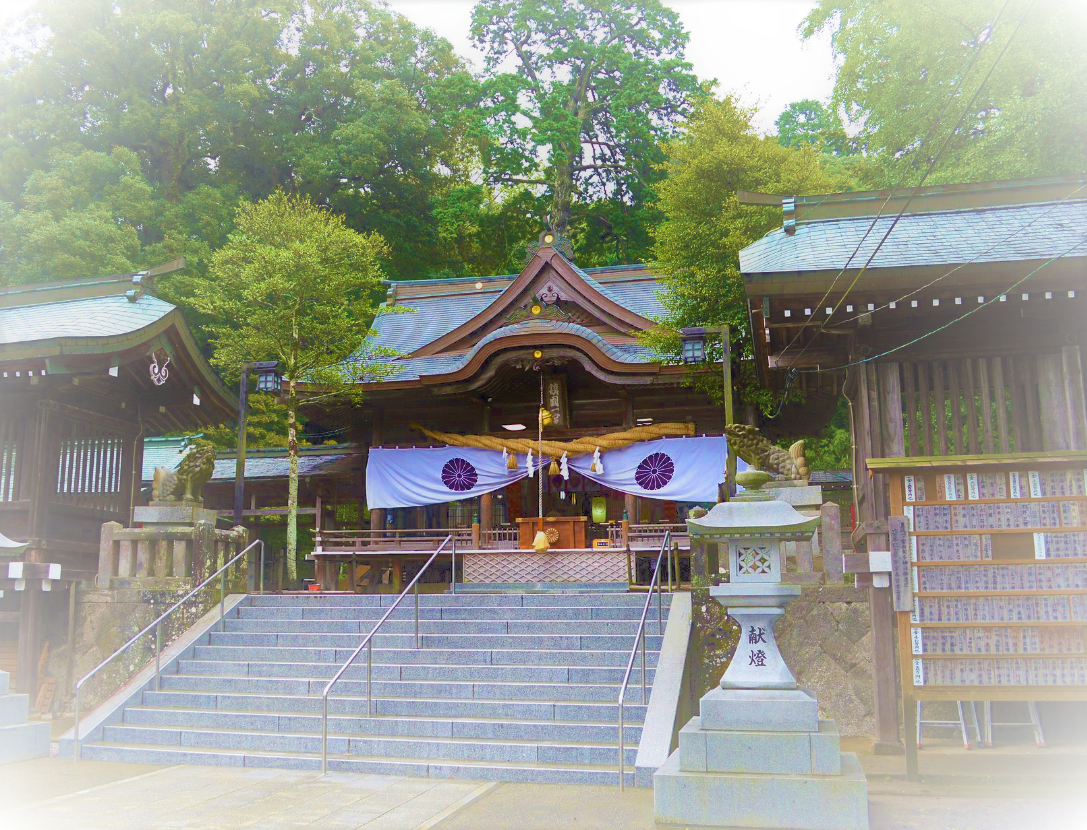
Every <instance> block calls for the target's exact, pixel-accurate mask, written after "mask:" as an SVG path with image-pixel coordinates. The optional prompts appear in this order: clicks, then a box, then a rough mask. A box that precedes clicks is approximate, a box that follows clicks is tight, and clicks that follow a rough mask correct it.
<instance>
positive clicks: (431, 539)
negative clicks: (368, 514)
mask: <svg viewBox="0 0 1087 830" xmlns="http://www.w3.org/2000/svg"><path fill="white" fill-rule="evenodd" d="M447 536H453V537H454V538H456V540H457V544H458V545H462V546H464V547H468V546H469V545H470V544H471V541H472V530H471V528H453V529H450V528H436V529H426V530H418V529H407V530H400V529H386V530H368V529H361V530H360V529H357V528H356V529H351V530H317V531H314V544H315V546H316V547H317V548H318V549H319V550H320V551H321V552H323V553H351V552H358V551H364V550H405V551H422V552H425V551H432V550H437V549H438V546H439V545H441V543H442V541H443V540H444V539H445V538H446V537H447Z"/></svg>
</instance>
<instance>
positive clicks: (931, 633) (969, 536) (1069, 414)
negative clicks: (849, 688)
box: [740, 176, 1087, 776]
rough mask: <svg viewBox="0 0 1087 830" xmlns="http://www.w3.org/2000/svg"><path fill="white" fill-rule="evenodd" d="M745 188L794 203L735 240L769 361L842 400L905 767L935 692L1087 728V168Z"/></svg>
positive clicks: (884, 692)
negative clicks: (769, 190)
mask: <svg viewBox="0 0 1087 830" xmlns="http://www.w3.org/2000/svg"><path fill="white" fill-rule="evenodd" d="M741 201H743V202H745V203H747V204H752V205H768V204H782V207H783V213H784V222H783V227H782V228H781V229H779V230H775V231H774V232H772V233H770V234H768V235H767V236H766V237H764V238H763V239H761V240H759V241H758V242H756V243H755V244H753V245H751V246H749V247H747V248H745V249H744V250H743V251H742V252H741V254H740V264H741V270H742V273H743V278H744V282H745V288H746V291H747V297H748V302H749V308H750V313H751V319H752V320H755V321H757V326H758V331H759V335H758V336H756V337H755V338H754V342H755V344H756V356H757V361H758V370H759V372H760V375H761V377H762V378H763V380H764V382H765V384H766V386H767V387H768V388H770V389H773V390H775V391H777V392H778V393H779V394H782V393H783V392H784V390H786V389H787V388H789V387H792V388H799V389H802V390H805V391H807V390H815V389H820V388H822V389H827V388H834V389H835V390H836V389H839V388H843V389H844V390H845V394H846V397H847V399H848V402H849V408H850V415H851V420H852V435H853V443H854V464H853V474H854V478H853V480H854V482H855V483H856V484H855V496H856V503H857V508H858V526H857V529H856V531H855V533H854V543H855V544H856V545H857V547H858V550H859V551H861V553H858V554H857V555H854V556H852V557H847V559H848V560H849V565H850V567H849V568H848V569H849V570H853V571H855V572H856V573H857V580H858V584H868V585H869V586H871V587H870V605H871V609H872V626H873V661H872V662H873V666H874V669H875V672H876V677H875V679H876V692H877V694H876V697H877V701H876V713H877V728H878V738H879V741H881V742H882V743H883V744H884V745H887V746H889V745H892V744H895V743H897V742H898V735H899V730H898V721H897V718H896V714H897V712H898V703H897V701H896V697H897V696H901V700H902V704H901V705H902V707H903V708H902V710H901V711H902V713H903V717H904V720H905V724H906V725H905V734H906V749H907V753H908V758H909V764H908V769H909V771H910V774H911V776H915V775H916V774H917V755H916V749H917V746H918V745H919V744H921V743H923V739H922V730H921V728H920V727H919V726H918V724H917V719H918V718H919V717H921V718H925V719H926V720H928V719H931V717H932V716H931V715H929V716H928V717H926V711H927V710H925V709H924V704H927V703H928V702H930V701H953V702H958V703H959V709H958V711H959V718H960V721H961V733H962V737H963V740H964V743H966V744H967V745H968V746H970V745H971V744H974V745H977V744H978V743H986V742H991V740H992V730H993V728H994V727H996V728H999V727H1000V726H1001V721H999V720H995V721H994V718H993V717H986V714H987V713H988V712H990V710H991V709H992V706H991V704H994V703H995V702H1004V705H1007V703H1008V702H1017V706H1016V707H1015V712H1014V714H1010V715H1004V717H1012V718H1015V719H1017V722H1019V723H1021V724H1024V723H1025V724H1026V725H1027V728H1032V729H1034V731H1035V735H1036V737H1037V740H1038V741H1039V743H1041V742H1043V740H1044V738H1043V734H1044V732H1043V725H1044V722H1045V721H1046V720H1047V719H1048V720H1050V722H1051V723H1055V724H1059V725H1061V726H1062V728H1063V726H1067V725H1069V724H1077V725H1078V726H1077V728H1079V729H1081V730H1082V729H1083V726H1084V724H1085V722H1087V718H1084V707H1083V703H1082V701H1085V700H1087V605H1085V596H1084V595H1087V489H1085V488H1087V418H1085V414H1084V413H1085V401H1084V369H1083V366H1084V364H1083V360H1084V357H1083V344H1084V342H1085V341H1087V236H1085V230H1084V229H1085V228H1087V178H1084V177H1083V176H1075V177H1062V178H1049V179H1037V180H1020V181H1008V182H990V183H982V184H968V185H939V186H933V187H923V188H920V189H919V190H918V191H917V192H916V193H911V192H910V191H908V190H905V191H900V192H891V191H878V192H868V193H843V194H832V195H827V196H804V197H795V198H792V197H790V198H786V199H784V200H783V199H782V198H781V197H779V196H768V195H763V194H743V195H742V197H741ZM820 426H821V424H818V423H813V424H812V429H813V430H814V429H818V428H819V427H820ZM892 568H893V570H892ZM888 571H891V573H888ZM896 668H897V673H898V678H897V680H896ZM1071 702H1077V703H1074V704H1073V703H1071ZM979 707H980V709H981V711H982V716H981V721H983V724H982V726H981V727H979V726H978V725H977V722H976V718H975V717H974V716H973V713H975V712H977V711H978V709H979ZM964 712H965V715H964ZM1039 713H1040V714H1039ZM994 717H995V716H994ZM1054 731H1060V730H1054ZM983 734H984V737H983Z"/></svg>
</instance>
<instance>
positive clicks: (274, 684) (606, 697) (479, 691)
mask: <svg viewBox="0 0 1087 830" xmlns="http://www.w3.org/2000/svg"><path fill="white" fill-rule="evenodd" d="M327 685H328V681H327V680H324V679H307V678H288V677H219V676H215V675H177V674H174V675H163V677H162V678H161V687H160V688H161V689H163V690H167V691H186V692H214V693H216V694H218V693H220V692H226V693H231V694H233V693H244V694H269V695H300V696H304V695H319V694H321V693H322V692H323V691H324V689H325V687H326V686H327ZM365 694H366V680H365V679H362V680H347V679H344V678H341V679H340V681H339V682H338V683H337V684H336V686H335V688H334V690H333V695H334V696H337V697H347V696H361V695H365ZM373 694H375V695H378V696H380V697H409V698H414V697H428V698H455V699H463V700H511V701H516V700H551V701H556V700H577V701H610V700H618V699H619V684H618V683H571V682H561V683H512V682H496V681H482V682H472V681H455V680H416V681H399V680H376V679H375V680H374V681H373ZM641 695H642V689H641V686H640V685H637V688H635V685H634V684H632V685H631V687H630V688H629V689H628V691H627V697H626V699H627V700H628V701H629V702H631V703H641V702H642V700H641Z"/></svg>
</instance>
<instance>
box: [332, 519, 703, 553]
mask: <svg viewBox="0 0 1087 830" xmlns="http://www.w3.org/2000/svg"><path fill="white" fill-rule="evenodd" d="M313 533H314V543H315V546H316V547H318V548H319V550H320V552H321V553H324V554H337V553H361V552H363V551H367V550H373V551H397V550H402V551H413V552H416V551H417V552H420V553H426V552H428V551H432V550H437V548H438V545H440V544H441V542H442V540H443V539H445V537H446V536H450V535H452V536H454V537H455V538H456V540H457V546H458V547H459V548H461V549H462V550H472V549H476V548H479V549H483V550H516V549H517V547H518V543H519V541H520V531H519V530H518V528H516V527H509V526H506V527H497V528H493V529H491V530H480V529H479V527H478V525H476V526H473V527H470V528H469V527H463V528H427V529H410V528H409V529H404V530H401V529H393V530H389V529H387V530H369V529H365V528H363V529H358V528H354V529H347V530H324V529H322V530H315V531H313ZM607 533H608V537H607V538H608V540H609V541H610V542H611V544H612V546H613V547H626V546H627V544H629V546H630V547H631V548H633V549H643V548H644V549H646V550H658V549H659V548H660V546H661V542H662V541H663V540H664V537H665V534H671V538H672V542H673V544H677V545H679V547H681V548H684V549H685V548H688V547H690V544H689V542H688V538H687V526H686V525H685V524H662V523H657V524H639V525H635V524H632V525H629V527H628V529H627V531H626V536H624V528H623V524H622V523H616V524H612V525H608V527H607Z"/></svg>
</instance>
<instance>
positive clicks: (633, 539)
mask: <svg viewBox="0 0 1087 830" xmlns="http://www.w3.org/2000/svg"><path fill="white" fill-rule="evenodd" d="M667 534H671V537H672V542H673V544H678V545H679V546H680V547H681V548H684V547H690V542H689V540H688V539H687V525H685V524H640V525H631V526H630V546H631V547H632V548H651V549H652V550H657V549H658V548H660V546H661V544H662V543H663V542H664V537H665V535H667Z"/></svg>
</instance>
